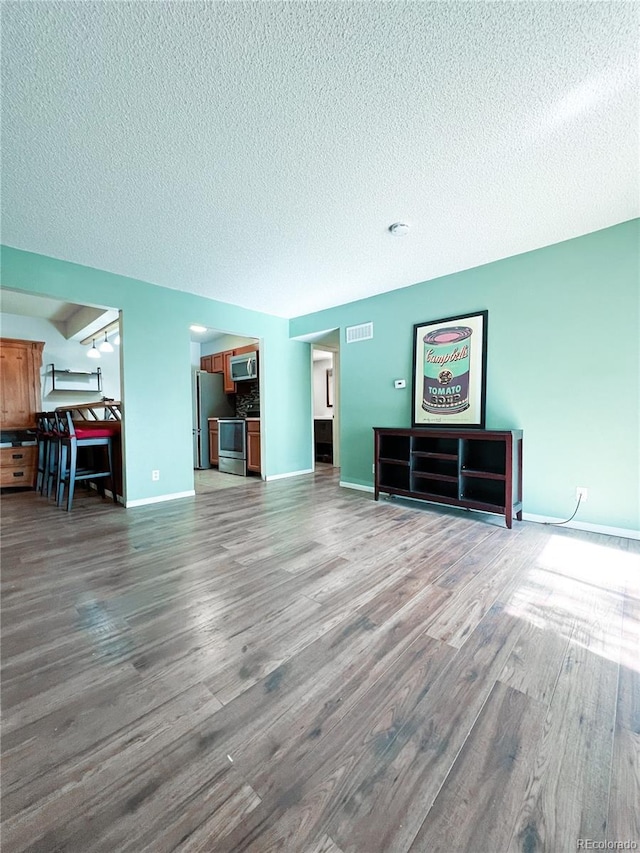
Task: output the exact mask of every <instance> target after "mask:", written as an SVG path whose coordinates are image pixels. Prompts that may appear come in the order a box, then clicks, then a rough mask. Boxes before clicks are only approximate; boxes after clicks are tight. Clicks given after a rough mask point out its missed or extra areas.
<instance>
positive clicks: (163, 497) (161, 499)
mask: <svg viewBox="0 0 640 853" xmlns="http://www.w3.org/2000/svg"><path fill="white" fill-rule="evenodd" d="M195 493H196V492H195V489H190V490H189V491H188V492H174V493H173V494H172V495H159V496H158V497H157V498H138V500H135V501H127V502H126V504H125V506H126V507H127V509H129V508H130V507H132V506H146V505H147V504H159V503H164V501H176V500H178V499H179V498H192V497H193V496H194V495H195Z"/></svg>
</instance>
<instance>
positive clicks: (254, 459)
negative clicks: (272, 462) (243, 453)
mask: <svg viewBox="0 0 640 853" xmlns="http://www.w3.org/2000/svg"><path fill="white" fill-rule="evenodd" d="M247 471H252V472H253V473H254V474H259V473H260V421H259V420H247Z"/></svg>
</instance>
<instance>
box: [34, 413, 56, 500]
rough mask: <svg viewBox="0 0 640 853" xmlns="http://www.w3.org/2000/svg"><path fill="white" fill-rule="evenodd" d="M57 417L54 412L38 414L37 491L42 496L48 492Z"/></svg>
mask: <svg viewBox="0 0 640 853" xmlns="http://www.w3.org/2000/svg"><path fill="white" fill-rule="evenodd" d="M54 424H55V415H54V413H53V412H36V441H37V443H38V456H37V458H38V465H37V468H36V491H37V492H40V494H41V495H44V494H45V493H47V494H48V491H47V482H48V472H49V449H50V445H51V441H52V439H53V431H54Z"/></svg>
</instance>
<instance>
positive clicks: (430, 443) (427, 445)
mask: <svg viewBox="0 0 640 853" xmlns="http://www.w3.org/2000/svg"><path fill="white" fill-rule="evenodd" d="M411 449H412V450H413V451H414V452H418V453H438V454H440V453H444V454H446V455H447V457H448V458H452V459H457V458H458V450H459V441H458V439H457V438H449V437H448V436H447V437H442V436H440V437H437V436H431V435H415V434H414V435H413V437H412V442H411Z"/></svg>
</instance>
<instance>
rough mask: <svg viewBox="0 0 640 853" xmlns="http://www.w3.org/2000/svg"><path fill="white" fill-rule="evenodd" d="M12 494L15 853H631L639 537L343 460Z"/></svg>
mask: <svg viewBox="0 0 640 853" xmlns="http://www.w3.org/2000/svg"><path fill="white" fill-rule="evenodd" d="M237 479H238V480H240V479H241V478H237ZM2 510H3V519H2V520H3V535H2V538H3V549H2V591H3V605H2V666H3V672H2V705H3V738H2V749H3V772H2V819H3V824H2V849H3V851H6V853H19V852H20V851H33V852H34V853H35V851H39V852H40V853H54V851H78V853H80V851H81V852H82V853H94V851H105V853H106V851H110V853H111V851H132V853H142V851H144V852H145V853H163V851H174V850H175V851H181V853H194V851H212V853H225V851H226V853H232V851H253V853H268V851H278V853H405V851H411V853H418V851H425V853H426V851H429V853H433V851H455V853H460V852H461V851H464V853H467V851H468V853H500V851H522V853H537V851H548V853H564V851H567V853H568V851H573V850H576V849H581V848H580V846H579V842H580V839H583V840H585V841H586V840H587V839H589V840H591V841H594V842H606V841H609V842H625V841H629V842H634V843H636V844H637V845H638V846H639V848H640V808H639V807H638V804H639V803H640V674H639V669H640V557H639V553H640V548H639V543H638V542H633V541H631V540H626V539H616V538H613V537H605V536H597V535H594V534H589V533H580V532H578V531H574V530H568V529H564V528H561V527H544V526H541V525H534V524H528V523H515V524H514V528H513V530H512V531H508V530H506V529H505V528H504V527H503V526H501V524H500V520H499V519H497V518H495V517H488V516H482V515H479V514H470V513H464V512H462V511H458V510H446V509H444V508H443V509H442V510H439V509H434V508H425V507H423V506H419V505H415V504H413V505H411V504H409V503H408V502H407V503H403V502H400V501H384V500H383V501H380V502H378V503H376V502H374V501H373V500H372V498H371V496H370V495H368V494H364V493H360V492H354V491H349V490H346V489H340V488H339V487H338V484H337V473H336V472H334V471H333V470H332V469H326V470H324V471H322V472H320V473H317V474H316V475H315V476H313V475H309V476H302V477H297V478H292V479H290V480H281V481H275V482H271V483H263V482H255V481H251V482H249V483H245V484H242V483H239V484H237V485H235V484H234V488H232V489H224V490H211V491H204V492H203V493H201V494H198V495H197V496H196V497H195V498H192V499H185V500H181V501H174V502H170V503H165V504H156V505H153V506H148V507H139V508H135V509H130V510H127V511H125V510H123V509H121V508H117V507H114V506H113V504H112V503H110V502H109V501H102V500H100V498H99V497H98V496H97V495H96V494H86V493H82V492H81V493H79V494H78V496H77V498H76V500H75V501H74V507H73V511H72V512H71V513H66V512H63V511H61V510H58V509H56V507H55V506H53V505H52V504H51V503H48V502H47V501H46V500H45V499H43V498H41V497H39V496H36V495H35V494H34V493H30V492H27V493H18V494H15V495H9V496H5V497H3V505H2ZM582 849H588V847H584V846H583V848H582Z"/></svg>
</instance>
